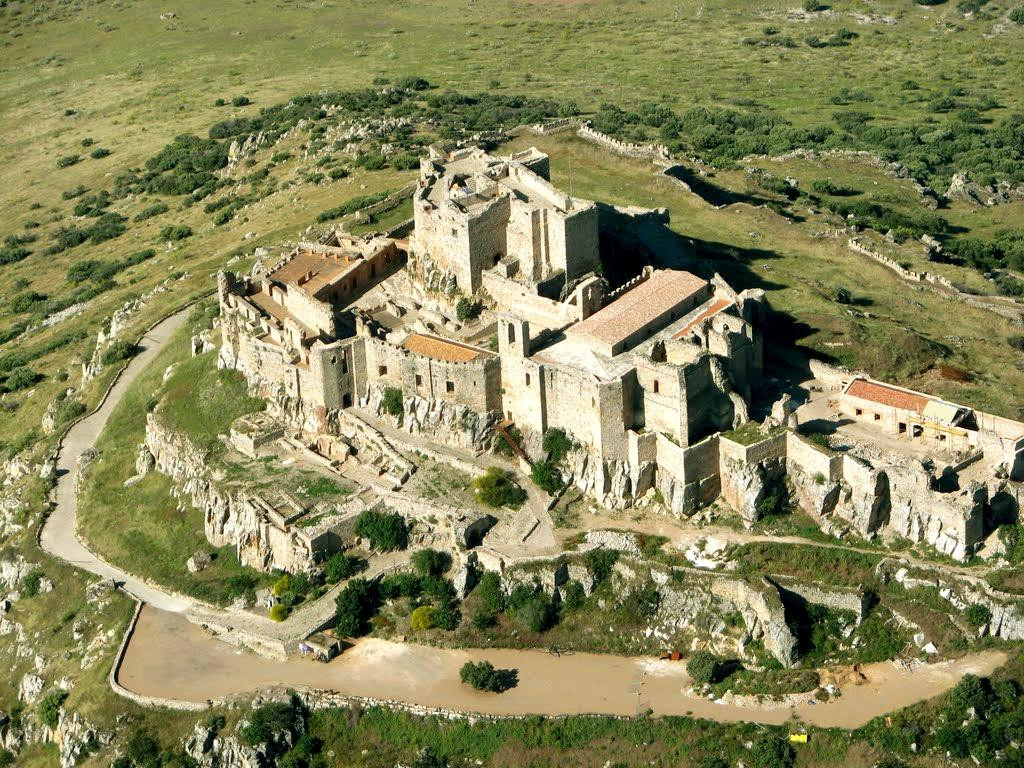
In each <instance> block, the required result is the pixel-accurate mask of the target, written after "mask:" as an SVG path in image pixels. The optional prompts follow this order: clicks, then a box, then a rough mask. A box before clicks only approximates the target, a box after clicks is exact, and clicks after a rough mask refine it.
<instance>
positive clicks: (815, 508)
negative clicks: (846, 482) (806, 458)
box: [788, 468, 842, 520]
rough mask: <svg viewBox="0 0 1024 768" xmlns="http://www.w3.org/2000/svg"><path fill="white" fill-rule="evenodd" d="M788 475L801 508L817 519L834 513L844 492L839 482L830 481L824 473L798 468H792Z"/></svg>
mask: <svg viewBox="0 0 1024 768" xmlns="http://www.w3.org/2000/svg"><path fill="white" fill-rule="evenodd" d="M788 476H789V481H790V483H791V484H792V486H793V491H794V494H795V495H796V500H797V504H799V506H800V508H801V509H803V510H805V511H806V512H807V513H809V514H810V515H811V516H812V517H814V518H815V519H817V520H820V519H821V518H823V517H826V516H828V515H830V514H832V512H833V511H834V510H835V508H836V505H837V504H838V503H839V496H840V493H841V492H842V486H841V485H840V484H839V483H837V482H830V481H829V480H828V478H826V477H825V476H824V475H823V474H818V475H811V474H808V473H807V472H804V471H802V470H801V469H798V468H790V470H789V472H788Z"/></svg>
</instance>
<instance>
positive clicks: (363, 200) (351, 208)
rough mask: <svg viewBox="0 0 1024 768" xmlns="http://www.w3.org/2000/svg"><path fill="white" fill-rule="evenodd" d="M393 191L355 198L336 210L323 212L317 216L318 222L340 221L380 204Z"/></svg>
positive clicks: (331, 209)
mask: <svg viewBox="0 0 1024 768" xmlns="http://www.w3.org/2000/svg"><path fill="white" fill-rule="evenodd" d="M392 192H393V190H389V191H384V192H374V193H372V194H369V195H360V196H359V197H353V198H352V199H351V200H349V201H348V202H346V203H342V204H341V205H339V206H337V207H335V208H328V209H327V210H326V211H322V212H321V213H320V214H319V215H317V217H316V220H317V221H318V222H320V223H321V224H322V223H324V222H325V221H332V220H334V219H340V218H341V217H342V216H347V215H348V214H350V213H355V212H356V211H359V210H362V209H363V208H367V207H369V206H371V205H373V204H375V203H379V202H381V201H382V200H385V199H387V198H388V197H390V196H391V194H392Z"/></svg>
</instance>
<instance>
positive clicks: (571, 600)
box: [562, 579, 587, 611]
mask: <svg viewBox="0 0 1024 768" xmlns="http://www.w3.org/2000/svg"><path fill="white" fill-rule="evenodd" d="M586 597H587V595H586V592H585V591H584V589H583V585H582V584H580V583H579V582H578V581H576V580H575V579H574V580H572V581H570V582H569V583H568V584H566V585H565V589H564V590H562V607H563V608H565V610H567V611H575V610H576V609H577V608H579V607H580V606H581V605H583V601H584V600H585V599H586Z"/></svg>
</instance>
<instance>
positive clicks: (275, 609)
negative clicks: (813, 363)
mask: <svg viewBox="0 0 1024 768" xmlns="http://www.w3.org/2000/svg"><path fill="white" fill-rule="evenodd" d="M289 613H291V608H289V607H288V606H287V605H285V604H284V603H274V604H273V605H272V606H270V618H271V619H273V620H274V621H284V620H285V619H287V618H288V614H289Z"/></svg>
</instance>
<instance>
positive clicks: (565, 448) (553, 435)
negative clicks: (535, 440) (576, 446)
mask: <svg viewBox="0 0 1024 768" xmlns="http://www.w3.org/2000/svg"><path fill="white" fill-rule="evenodd" d="M543 448H544V452H545V453H546V454H547V455H548V460H549V461H553V462H555V463H556V464H557V463H558V462H560V461H561V460H562V459H564V458H565V457H566V456H567V455H568V454H569V451H570V450H572V440H570V439H569V436H568V435H566V434H565V430H564V429H557V428H555V427H551V428H550V429H548V431H547V432H545V433H544V441H543Z"/></svg>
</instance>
